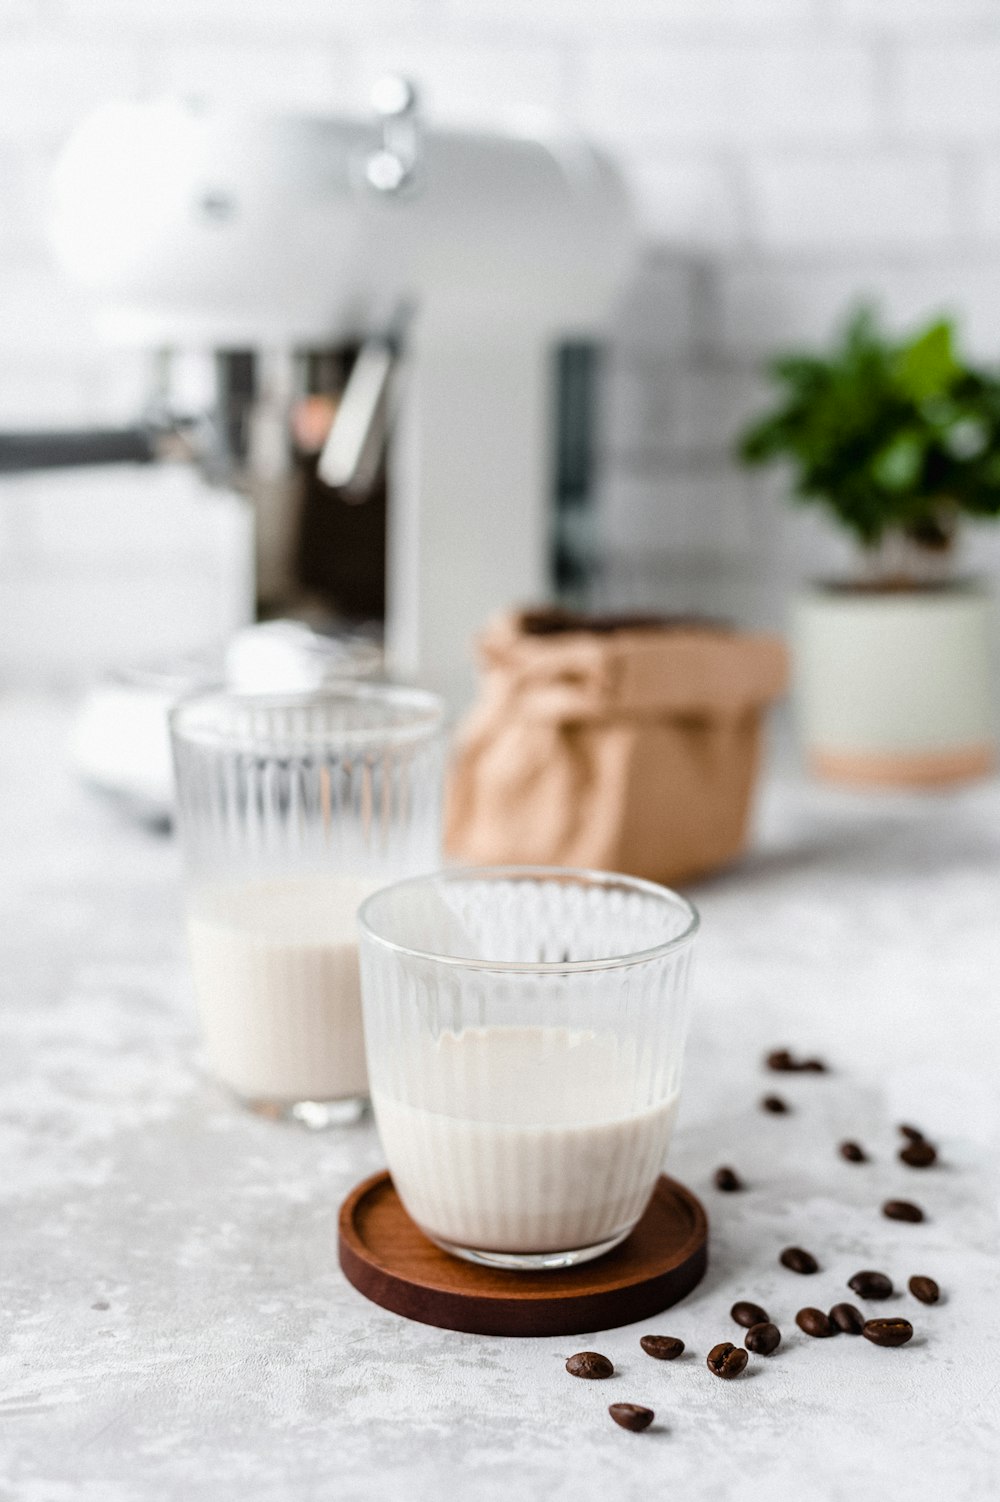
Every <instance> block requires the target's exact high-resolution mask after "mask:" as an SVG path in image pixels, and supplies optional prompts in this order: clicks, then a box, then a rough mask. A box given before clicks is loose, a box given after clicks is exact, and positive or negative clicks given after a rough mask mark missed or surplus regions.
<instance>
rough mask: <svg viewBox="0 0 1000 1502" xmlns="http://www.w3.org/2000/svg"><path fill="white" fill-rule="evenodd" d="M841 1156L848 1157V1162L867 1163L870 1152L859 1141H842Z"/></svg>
mask: <svg viewBox="0 0 1000 1502" xmlns="http://www.w3.org/2000/svg"><path fill="white" fill-rule="evenodd" d="M840 1156H841V1157H842V1158H846V1159H847V1161H848V1163H867V1162H868V1154H867V1153H866V1152H865V1150H864V1148H863V1147H862V1146H861V1144H860V1143H859V1142H842V1143H841V1144H840Z"/></svg>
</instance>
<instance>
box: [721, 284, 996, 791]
mask: <svg viewBox="0 0 1000 1502" xmlns="http://www.w3.org/2000/svg"><path fill="white" fill-rule="evenodd" d="M770 369H771V374H772V376H773V378H774V380H775V381H776V382H777V384H778V385H779V387H780V388H781V396H780V399H779V401H778V403H777V404H776V406H775V407H774V408H773V410H772V411H770V412H769V413H767V414H766V415H765V416H764V417H762V418H760V419H759V420H757V421H756V422H754V423H753V425H752V426H750V427H749V428H748V429H747V430H746V431H745V432H744V433H743V435H742V437H741V439H740V443H739V451H740V454H741V456H742V458H743V459H744V461H746V462H747V463H749V464H763V463H768V462H770V461H773V460H785V461H786V462H787V463H788V464H789V465H790V467H791V472H792V477H793V494H794V496H795V497H796V499H798V500H801V501H804V502H809V503H818V504H820V505H822V506H824V507H826V509H827V510H828V511H829V512H831V513H832V514H833V516H834V517H835V518H836V520H837V521H838V522H839V523H840V525H841V526H842V527H844V528H845V529H846V530H847V531H848V532H849V533H850V534H851V536H852V537H853V539H854V540H855V542H856V543H857V544H858V561H859V567H858V570H857V575H856V577H854V578H852V579H849V580H845V581H826V582H821V583H817V584H814V585H812V586H811V587H810V588H808V589H807V590H806V591H805V592H804V593H803V594H802V595H801V596H800V597H799V598H798V599H797V601H796V604H795V610H794V626H793V644H794V657H795V679H796V686H797V706H798V713H799V719H800V724H801V728H802V733H803V738H804V742H805V746H806V751H807V754H808V757H809V761H810V763H811V765H812V766H813V768H814V770H816V771H817V772H818V773H819V774H820V775H823V776H827V777H831V778H835V779H837V780H848V781H852V782H864V783H897V784H902V785H906V784H935V783H945V782H951V781H956V780H960V779H962V778H965V777H970V776H976V775H978V774H980V773H983V772H985V771H987V770H988V769H989V768H990V766H991V765H992V763H993V757H994V737H993V703H992V693H991V687H992V685H991V669H990V612H991V605H992V602H991V598H990V595H989V593H988V591H987V590H986V589H985V588H984V587H983V586H982V585H981V584H978V583H976V582H975V581H972V580H968V579H959V578H957V577H955V573H954V567H955V565H954V560H955V553H956V536H957V533H958V529H959V526H960V524H961V521H962V519H963V517H966V516H980V517H983V516H996V515H997V514H998V512H1000V377H998V376H997V375H994V374H992V373H991V372H988V371H985V370H981V369H977V368H976V367H974V366H972V365H970V364H969V363H968V362H967V361H966V360H965V359H963V358H962V356H961V355H960V354H959V353H958V351H957V349H956V341H955V334H954V330H953V328H952V326H951V324H950V323H948V322H946V321H941V322H935V323H933V324H931V325H930V326H929V327H927V328H924V329H922V330H921V331H920V332H919V333H918V334H917V335H916V336H915V337H912V338H908V339H893V338H891V337H889V336H888V335H887V334H885V333H884V332H883V331H882V330H881V329H880V327H879V325H878V322H877V320H876V318H875V316H874V314H873V313H872V312H871V311H869V310H865V309H863V310H861V311H860V312H857V313H855V314H854V315H853V317H852V318H851V319H850V321H849V322H848V324H847V326H846V328H845V329H844V330H843V332H842V333H841V334H840V335H839V336H838V338H837V340H836V343H835V345H834V347H833V349H832V351H831V352H830V354H829V355H827V356H826V357H823V356H820V355H811V354H798V355H791V356H786V357H784V358H781V359H778V360H775V361H774V362H773V364H772V366H771V367H770Z"/></svg>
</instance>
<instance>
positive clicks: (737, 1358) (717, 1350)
mask: <svg viewBox="0 0 1000 1502" xmlns="http://www.w3.org/2000/svg"><path fill="white" fill-rule="evenodd" d="M749 1359H750V1358H749V1357H748V1356H747V1353H746V1351H744V1349H743V1347H742V1346H734V1345H733V1343H732V1341H731V1340H724V1341H722V1343H721V1344H720V1345H717V1346H713V1347H712V1349H711V1350H710V1351H709V1353H708V1369H709V1371H710V1372H714V1373H715V1375H716V1376H717V1377H738V1376H739V1374H740V1372H741V1371H742V1370H743V1368H744V1367H745V1366H746V1364H747V1362H748V1360H749Z"/></svg>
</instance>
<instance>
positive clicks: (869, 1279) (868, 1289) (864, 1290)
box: [847, 1269, 892, 1299]
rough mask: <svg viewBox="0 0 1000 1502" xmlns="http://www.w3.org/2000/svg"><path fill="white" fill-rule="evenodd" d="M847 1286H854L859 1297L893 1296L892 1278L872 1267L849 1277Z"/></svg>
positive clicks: (882, 1297)
mask: <svg viewBox="0 0 1000 1502" xmlns="http://www.w3.org/2000/svg"><path fill="white" fill-rule="evenodd" d="M847 1286H848V1288H853V1290H854V1292H855V1293H856V1294H857V1296H858V1298H859V1299H888V1298H890V1297H891V1296H892V1279H891V1278H887V1277H886V1275H885V1273H876V1272H872V1271H871V1270H870V1269H865V1270H863V1271H862V1272H859V1273H855V1274H854V1277H853V1278H849V1279H848V1282H847Z"/></svg>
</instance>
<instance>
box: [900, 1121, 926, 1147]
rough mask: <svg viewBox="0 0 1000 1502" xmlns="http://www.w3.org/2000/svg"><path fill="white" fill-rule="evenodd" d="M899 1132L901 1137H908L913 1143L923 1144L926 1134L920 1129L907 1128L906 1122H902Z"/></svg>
mask: <svg viewBox="0 0 1000 1502" xmlns="http://www.w3.org/2000/svg"><path fill="white" fill-rule="evenodd" d="M899 1131H900V1135H901V1136H903V1137H908V1138H909V1139H910V1141H911V1142H923V1140H924V1134H923V1132H922V1131H921V1130H920V1128H919V1127H915V1126H907V1125H906V1123H905V1122H901V1123H900V1126H899Z"/></svg>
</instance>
